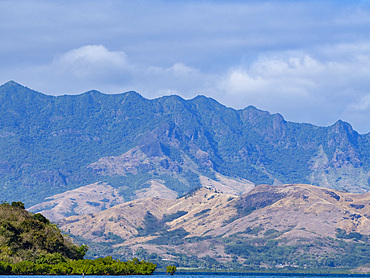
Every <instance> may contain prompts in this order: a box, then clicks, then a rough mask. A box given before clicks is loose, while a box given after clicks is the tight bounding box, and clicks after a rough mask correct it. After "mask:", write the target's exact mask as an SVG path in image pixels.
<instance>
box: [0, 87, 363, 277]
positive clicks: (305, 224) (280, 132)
mask: <svg viewBox="0 0 370 278" xmlns="http://www.w3.org/2000/svg"><path fill="white" fill-rule="evenodd" d="M0 184H1V186H0V196H1V198H2V201H8V202H11V201H14V200H16V201H21V202H23V203H25V204H26V206H27V207H28V210H29V211H31V212H34V213H41V214H42V215H43V216H45V217H47V218H48V219H49V220H51V221H54V222H56V223H59V225H60V228H61V229H62V230H63V231H64V232H66V233H68V234H69V235H70V236H71V237H72V238H73V240H74V241H75V242H77V243H79V244H88V245H89V246H90V250H89V252H88V253H87V256H88V257H91V258H93V257H101V256H108V255H113V256H114V257H115V258H119V259H131V258H132V257H138V258H140V259H141V260H150V261H153V262H155V263H157V264H158V265H159V266H162V267H163V266H164V265H163V264H164V262H166V263H167V262H171V263H174V264H175V265H178V266H187V267H197V268H198V267H204V268H234V269H244V270H260V269H263V268H274V269H278V268H293V269H296V268H301V269H307V268H310V269H315V268H341V269H353V268H358V269H357V270H356V271H362V272H369V271H370V270H369V267H370V266H369V265H367V264H366V263H367V262H368V258H369V256H370V253H369V252H370V251H369V250H370V222H369V219H370V195H369V191H370V133H367V134H359V133H357V132H356V131H355V130H353V129H352V127H351V125H350V124H348V123H346V122H343V121H341V120H338V121H337V122H336V123H334V124H333V125H332V126H329V127H318V126H314V125H311V124H307V123H293V122H288V121H285V120H284V118H283V117H282V116H281V115H279V114H270V113H268V112H266V111H261V110H258V109H257V108H255V107H253V106H249V107H247V108H245V109H241V110H235V109H232V108H229V107H225V106H224V105H222V104H220V103H218V102H217V101H215V100H213V99H211V98H207V97H205V96H197V97H195V98H193V99H190V100H185V99H183V98H181V97H179V96H166V97H160V98H157V99H146V98H144V97H142V96H141V95H140V94H138V93H136V92H127V93H123V94H116V95H106V94H103V93H100V92H98V91H89V92H86V93H84V94H81V95H61V96H49V95H45V94H42V93H39V92H36V91H33V90H31V89H29V88H27V87H24V86H22V85H20V84H18V83H16V82H13V81H10V82H8V83H6V84H4V85H2V86H0Z"/></svg>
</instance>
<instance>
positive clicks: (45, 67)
mask: <svg viewBox="0 0 370 278" xmlns="http://www.w3.org/2000/svg"><path fill="white" fill-rule="evenodd" d="M0 36H1V40H0V84H3V83H6V82H7V81H10V80H14V81H16V82H18V83H20V84H22V85H24V86H27V87H29V88H31V89H34V90H36V91H39V92H42V93H45V94H48V95H64V94H81V93H83V92H86V91H89V90H92V89H94V90H98V91H100V92H102V93H106V94H115V93H123V92H126V91H136V92H138V93H140V94H141V95H143V96H144V97H146V98H150V99H152V98H157V97H160V96H164V95H173V94H176V95H180V96H182V97H183V98H185V99H191V98H193V97H195V96H197V95H205V96H208V97H211V98H214V99H216V100H217V101H218V102H220V103H222V104H224V105H226V106H229V107H232V108H235V109H243V108H245V107H247V106H250V105H253V106H255V107H257V108H258V109H261V110H266V111H269V112H270V113H280V114H281V115H283V117H284V118H285V119H286V120H288V121H293V122H306V123H311V124H314V125H319V126H329V125H332V124H334V123H335V122H336V121H337V120H339V119H341V120H343V121H346V122H349V123H350V124H351V125H352V126H353V128H354V129H355V130H356V131H358V132H359V133H362V134H364V133H368V132H370V1H356V0H353V1H343V0H342V1H339V0H338V1H330V0H328V1H314V0H313V1H309V0H306V1H290V0H271V1H263V0H259V1H241V0H227V1H223V0H214V1H202V0H197V1H195V0H188V1H180V0H168V1H165V0H163V1H156V0H148V1H142V0H135V1H126V0H115V1H114V0H104V1H100V0H99V1H96V0H89V1H83V0H80V1H72V0H59V1H58V0H54V1H46V0H44V1H43V0H28V1H22V0H19V1H16V2H15V1H7V0H0Z"/></svg>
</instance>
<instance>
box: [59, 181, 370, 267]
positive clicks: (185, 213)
mask: <svg viewBox="0 0 370 278" xmlns="http://www.w3.org/2000/svg"><path fill="white" fill-rule="evenodd" d="M369 194H370V193H369V192H368V193H364V194H351V193H344V192H339V191H334V190H330V189H325V188H320V187H316V186H312V185H304V184H290V185H282V186H271V185H260V186H257V187H255V188H254V189H253V190H252V191H250V192H249V193H246V194H244V195H242V196H238V197H236V196H231V195H227V194H220V193H217V192H215V191H213V190H209V189H205V188H202V189H199V190H198V191H195V192H193V193H191V194H188V195H187V196H184V197H182V198H180V199H177V200H169V199H161V198H147V199H139V200H134V201H131V202H127V203H124V204H120V205H117V206H114V207H112V208H109V209H107V210H105V211H102V212H99V213H96V214H89V215H79V216H71V217H69V218H66V219H64V220H63V221H62V222H61V228H62V229H63V230H64V231H66V232H68V233H70V234H72V235H74V236H78V237H80V238H81V237H83V238H85V239H88V242H89V243H90V246H94V244H92V243H94V242H95V243H100V244H101V245H100V249H99V247H98V248H97V249H96V250H95V254H99V253H101V252H104V247H105V248H106V247H107V246H109V248H108V250H109V252H111V253H112V254H114V256H116V257H122V258H124V257H125V256H130V255H131V256H132V254H135V252H136V254H141V255H142V254H143V253H144V254H146V255H149V254H152V255H151V256H152V257H154V258H160V259H161V260H163V259H164V260H173V261H174V262H176V263H179V264H180V265H181V266H186V264H187V260H188V259H189V258H192V260H193V261H194V260H199V261H198V262H197V264H198V266H199V265H200V264H201V263H200V262H202V260H205V259H206V260H209V258H212V260H209V261H212V265H213V266H214V267H215V266H216V267H219V266H220V265H219V264H227V263H230V262H231V261H232V260H233V261H234V263H239V264H241V265H244V267H247V266H248V265H249V266H250V264H252V265H254V266H258V267H263V264H264V263H265V264H267V265H268V267H273V266H274V264H282V263H283V264H285V265H289V266H295V267H297V266H298V265H300V266H301V267H303V266H304V265H306V266H310V267H314V266H316V267H318V266H320V267H324V266H326V267H327V266H330V265H328V264H329V263H330V262H334V263H335V265H331V267H333V266H335V267H348V266H356V267H357V266H359V265H361V264H364V263H367V259H368V257H367V256H368V254H369V252H370V246H369V243H370V241H369V239H370V238H369V235H370V195H369ZM346 244H348V246H352V245H351V244H353V246H352V247H346ZM354 245H356V246H357V247H355V248H354ZM96 246H99V244H98V245H96ZM95 248H96V247H95ZM351 248H352V249H351ZM93 249H94V247H93ZM356 249H358V250H360V253H359V254H357V253H355V252H357V251H356ZM274 252H276V253H274ZM348 252H349V253H348ZM93 254H94V252H92V253H90V255H93ZM153 254H156V255H155V256H154V255H153ZM235 256H236V258H235ZM347 256H348V257H350V258H351V259H350V260H349V261H346V257H347ZM262 257H263V259H262ZM195 258H197V259H195ZM207 258H208V259H207ZM233 258H234V259H233ZM351 260H352V261H351ZM189 266H190V265H189ZM234 266H235V265H234Z"/></svg>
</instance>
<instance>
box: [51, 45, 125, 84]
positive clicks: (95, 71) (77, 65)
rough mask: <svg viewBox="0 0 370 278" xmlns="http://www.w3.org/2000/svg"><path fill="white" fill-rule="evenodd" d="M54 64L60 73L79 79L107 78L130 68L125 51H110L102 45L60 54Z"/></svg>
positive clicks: (84, 47) (87, 46)
mask: <svg viewBox="0 0 370 278" xmlns="http://www.w3.org/2000/svg"><path fill="white" fill-rule="evenodd" d="M52 66H53V67H54V68H55V69H56V70H57V72H58V73H59V74H66V73H67V74H71V75H72V76H74V77H75V78H77V79H91V78H97V77H99V79H105V78H110V76H111V75H116V74H123V73H127V72H128V71H129V70H130V66H129V64H128V62H127V57H126V54H125V53H124V52H122V51H118V52H114V51H109V50H108V49H107V48H105V47H104V46H102V45H86V46H82V47H80V48H76V49H72V50H70V51H68V52H67V53H64V54H62V55H60V56H58V57H57V58H56V59H55V61H54V63H53V65H52Z"/></svg>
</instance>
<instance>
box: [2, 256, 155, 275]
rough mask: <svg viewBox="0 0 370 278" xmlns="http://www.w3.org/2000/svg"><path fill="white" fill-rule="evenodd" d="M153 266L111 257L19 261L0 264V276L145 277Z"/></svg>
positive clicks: (153, 268) (142, 262)
mask: <svg viewBox="0 0 370 278" xmlns="http://www.w3.org/2000/svg"><path fill="white" fill-rule="evenodd" d="M155 268H156V265H155V264H152V263H149V262H145V261H139V260H138V259H133V260H132V261H127V262H121V261H119V260H113V259H112V257H105V258H99V259H95V260H75V261H72V260H71V261H66V262H58V263H38V262H32V261H21V262H18V263H15V264H9V263H5V262H0V274H1V275H6V274H8V275H9V274H15V275H31V274H32V275H48V274H53V275H77V274H80V275H81V274H87V275H137V274H140V275H146V274H152V273H153V272H154V270H155Z"/></svg>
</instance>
